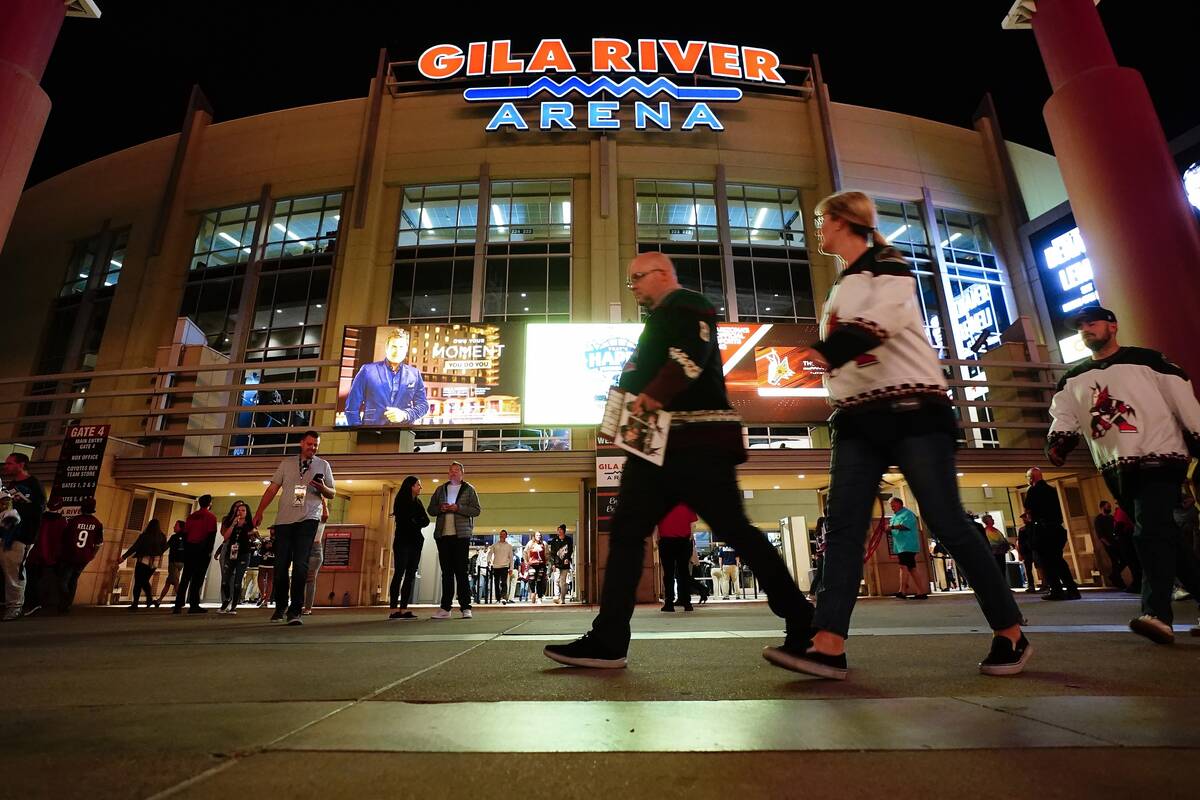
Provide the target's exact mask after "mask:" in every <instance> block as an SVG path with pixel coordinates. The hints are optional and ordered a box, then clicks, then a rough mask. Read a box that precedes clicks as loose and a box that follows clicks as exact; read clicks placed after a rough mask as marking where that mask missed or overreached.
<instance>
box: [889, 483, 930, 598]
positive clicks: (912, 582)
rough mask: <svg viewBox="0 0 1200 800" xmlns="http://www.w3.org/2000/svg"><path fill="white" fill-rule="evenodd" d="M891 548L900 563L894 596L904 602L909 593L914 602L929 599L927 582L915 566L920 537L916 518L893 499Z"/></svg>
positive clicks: (895, 498) (897, 499) (899, 500)
mask: <svg viewBox="0 0 1200 800" xmlns="http://www.w3.org/2000/svg"><path fill="white" fill-rule="evenodd" d="M891 506H892V525H891V528H892V546H893V547H894V548H895V549H896V558H897V559H898V560H899V561H900V590H899V591H898V592H896V594H895V595H894V596H895V597H896V598H897V599H900V600H904V599H905V598H906V597H908V595H909V593H910V589H909V587H910V586H911V594H912V596H913V599H915V600H928V599H929V581H927V580H924V578H923V576H922V575H921V571H920V567H918V566H917V552H918V551H920V549H921V535H920V533H919V532H918V531H917V517H916V515H915V514H913V513H912V512H911V511H909V510H908V509H907V508H905V507H904V501H903V500H901V499H900V498H899V497H893V498H892V502H891Z"/></svg>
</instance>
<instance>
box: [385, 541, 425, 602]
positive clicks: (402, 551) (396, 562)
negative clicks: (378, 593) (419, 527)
mask: <svg viewBox="0 0 1200 800" xmlns="http://www.w3.org/2000/svg"><path fill="white" fill-rule="evenodd" d="M424 544H425V540H424V539H413V540H412V541H409V540H403V539H399V538H393V539H392V566H393V567H395V569H394V570H393V571H392V585H391V586H390V587H389V589H390V595H391V605H392V608H396V607H397V605H398V606H399V607H400V608H408V604H409V603H411V602H412V594H413V584H414V583H416V580H417V567H419V566H420V565H421V548H422V546H423V545H424Z"/></svg>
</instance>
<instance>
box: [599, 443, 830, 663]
mask: <svg viewBox="0 0 1200 800" xmlns="http://www.w3.org/2000/svg"><path fill="white" fill-rule="evenodd" d="M679 503H686V504H687V505H688V506H689V507H690V508H691V509H692V510H693V511H695V512H696V513H697V514H699V515H700V517H701V519H703V520H704V521H705V522H707V523H708V525H709V527H710V528H711V530H712V533H713V538H714V539H716V540H717V541H722V542H726V543H727V544H729V545H732V546H733V548H734V550H736V551H737V554H738V555H739V556H741V558H742V562H743V563H745V564H748V565H749V566H750V567H751V569H753V570H754V574H755V575H757V576H758V581H759V583H760V584H761V585H762V587H763V589H764V590H765V591H766V593H767V602H768V604H769V605H770V607H771V611H772V612H774V613H775V615H776V616H779V617H782V618H783V619H784V620H786V621H787V629H788V631H789V632H791V633H795V634H800V635H807V633H808V628H809V624H810V622H811V620H812V606H811V605H809V602H808V600H806V599H805V598H804V595H803V594H802V593H801V592H800V589H799V588H798V587H797V586H796V582H795V581H793V580H792V576H791V575H790V574H789V573H788V571H787V565H785V564H784V563H783V558H781V557H780V555H779V552H778V551H777V550H776V549H775V548H774V547H773V546H772V545H771V543H770V542H769V541H768V540H767V537H766V535H765V534H763V532H762V531H760V530H759V529H758V528H755V527H754V526H753V525H751V524H750V521H749V520H748V519H747V518H746V512H745V510H744V509H743V507H742V492H741V490H740V489H738V485H737V473H736V470H735V464H734V463H733V461H731V460H726V459H722V458H720V457H719V456H712V457H709V458H705V459H701V458H695V457H687V456H680V455H678V454H672V453H671V452H670V451H669V450H668V452H667V458H666V461H665V462H664V464H663V466H661V467H659V466H656V465H654V464H651V463H650V462H649V461H646V460H644V459H641V458H638V457H636V456H634V457H630V459H629V460H628V461H627V462H626V463H625V471H624V473H623V474H622V476H621V492H620V495H619V496H618V498H617V510H616V512H615V513H614V514H613V518H612V534H611V535H610V536H609V546H608V563H607V565H606V568H605V571H604V587H603V589H602V590H601V594H600V613H599V614H597V615H596V619H595V620H594V621H593V622H592V634H593V635H594V636H595V637H596V638H597V639H598V640H599V641H600V642H601V643H602V644H604V645H605V646H607V647H608V648H611V649H613V650H616V651H618V652H621V653H624V652H625V651H626V650H628V648H629V619H630V617H632V616H633V609H634V605H635V601H636V597H637V585H638V581H639V580H640V578H641V576H642V561H643V558H644V556H645V550H646V545H645V542H646V537H647V536H649V535H650V533H651V532H652V531H653V530H654V526H655V525H657V524H658V521H659V520H661V519H662V518H663V517H665V516H666V515H667V512H668V511H670V510H671V509H672V508H674V507H675V506H676V505H678V504H679Z"/></svg>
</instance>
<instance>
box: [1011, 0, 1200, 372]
mask: <svg viewBox="0 0 1200 800" xmlns="http://www.w3.org/2000/svg"><path fill="white" fill-rule="evenodd" d="M1033 32H1034V35H1035V37H1036V38H1037V43H1038V48H1039V50H1040V51H1041V54H1042V60H1043V61H1044V62H1045V64H1046V72H1047V74H1048V75H1049V77H1050V84H1051V86H1052V87H1053V89H1054V94H1053V95H1052V96H1051V97H1050V100H1049V101H1048V102H1047V103H1046V106H1045V109H1044V110H1043V113H1044V116H1045V119H1046V127H1047V128H1048V129H1049V131H1050V138H1051V140H1052V141H1053V143H1054V151H1055V154H1056V155H1057V157H1058V164H1059V168H1060V169H1061V170H1062V175H1063V181H1064V183H1065V184H1066V187H1067V195H1068V197H1070V200H1071V208H1072V209H1073V210H1074V212H1075V219H1076V221H1077V222H1078V223H1079V228H1080V231H1081V233H1082V234H1083V239H1084V241H1085V242H1086V244H1087V249H1088V253H1089V256H1090V257H1091V262H1092V266H1093V268H1094V270H1095V273H1096V285H1097V286H1098V287H1099V290H1100V300H1101V302H1102V303H1103V304H1104V305H1105V306H1106V307H1108V308H1111V309H1112V310H1113V311H1114V312H1115V313H1116V315H1117V319H1118V320H1119V323H1120V326H1121V334H1120V338H1121V341H1122V343H1124V344H1129V345H1140V346H1144V347H1152V348H1154V349H1157V350H1162V351H1163V352H1165V353H1167V354H1168V356H1170V357H1171V358H1173V359H1175V360H1176V361H1178V362H1179V363H1180V364H1181V365H1182V366H1183V367H1184V369H1185V370H1187V372H1188V374H1189V375H1190V376H1191V377H1193V378H1196V377H1198V376H1200V348H1196V347H1195V341H1196V338H1197V333H1200V292H1196V291H1195V285H1196V281H1197V270H1198V268H1200V231H1198V230H1197V226H1196V221H1195V219H1194V217H1193V216H1192V213H1191V211H1190V209H1189V208H1188V203H1187V198H1186V197H1185V195H1184V191H1183V185H1182V181H1181V179H1180V176H1179V172H1178V170H1177V169H1176V167H1175V162H1174V160H1173V159H1172V157H1171V153H1170V151H1169V149H1168V147H1167V142H1166V137H1165V136H1164V135H1163V131H1162V126H1161V124H1160V123H1159V121H1158V117H1157V115H1156V114H1155V111H1154V106H1153V104H1152V103H1151V102H1150V94H1149V92H1148V91H1147V90H1146V85H1145V83H1144V82H1143V80H1142V76H1141V75H1140V74H1139V73H1138V72H1137V71H1136V70H1132V69H1127V68H1123V67H1120V66H1118V65H1117V62H1116V58H1115V57H1114V56H1113V51H1112V47H1111V46H1110V45H1109V42H1108V37H1107V35H1106V34H1105V31H1104V28H1103V25H1102V24H1101V22H1100V17H1099V14H1098V13H1097V11H1096V8H1095V5H1094V3H1093V2H1092V0H1040V2H1039V3H1038V4H1037V11H1036V13H1035V14H1034V16H1033Z"/></svg>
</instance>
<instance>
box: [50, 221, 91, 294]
mask: <svg viewBox="0 0 1200 800" xmlns="http://www.w3.org/2000/svg"><path fill="white" fill-rule="evenodd" d="M99 248H100V237H99V236H93V237H91V238H90V239H85V240H83V241H80V242H76V243H75V247H74V249H73V250H72V251H71V260H70V261H69V262H68V263H67V275H66V277H65V278H64V279H63V287H62V290H61V291H60V292H59V293H58V296H59V297H70V296H71V295H79V294H83V293H84V292H86V291H87V288H88V281H89V279H90V278H91V277H92V271H93V270H94V269H95V268H96V258H97V250H99Z"/></svg>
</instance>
